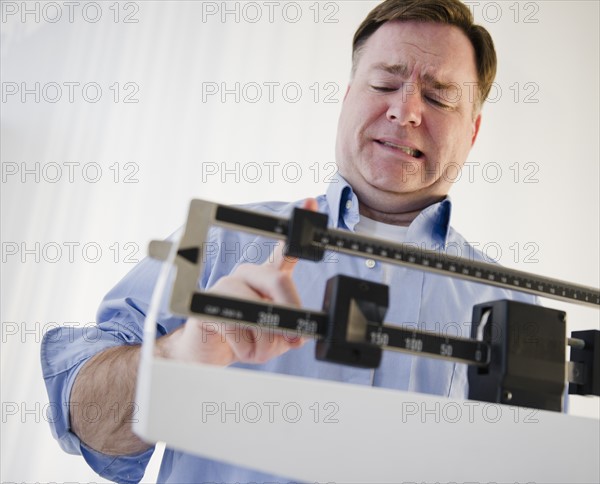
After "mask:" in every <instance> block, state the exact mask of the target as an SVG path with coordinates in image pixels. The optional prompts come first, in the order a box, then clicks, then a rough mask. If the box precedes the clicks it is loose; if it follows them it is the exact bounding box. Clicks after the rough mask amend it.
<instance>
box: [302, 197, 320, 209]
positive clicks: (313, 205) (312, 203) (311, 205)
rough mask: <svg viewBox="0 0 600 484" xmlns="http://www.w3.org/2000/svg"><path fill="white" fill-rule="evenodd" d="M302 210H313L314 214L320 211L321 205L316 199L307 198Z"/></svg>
mask: <svg viewBox="0 0 600 484" xmlns="http://www.w3.org/2000/svg"><path fill="white" fill-rule="evenodd" d="M302 208H303V209H304V210H312V211H313V212H316V211H317V210H318V209H319V204H318V203H317V200H316V199H315V198H307V199H306V200H304V203H303V204H302Z"/></svg>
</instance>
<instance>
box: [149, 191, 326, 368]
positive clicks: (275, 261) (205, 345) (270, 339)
mask: <svg viewBox="0 0 600 484" xmlns="http://www.w3.org/2000/svg"><path fill="white" fill-rule="evenodd" d="M304 208H305V209H308V210H316V209H317V202H316V200H314V199H310V200H307V201H306V202H305V204H304ZM283 248H284V245H283V243H279V244H277V246H276V247H275V250H274V251H273V253H272V254H271V255H270V257H269V259H268V260H267V261H266V262H265V263H264V264H261V265H257V264H242V265H240V266H239V267H237V268H236V270H235V271H233V272H232V273H231V274H230V275H228V276H225V277H222V278H221V279H219V281H218V282H217V283H216V284H215V285H214V286H213V287H212V288H211V289H210V290H209V292H212V293H218V294H223V295H226V296H231V297H238V298H243V299H251V300H256V301H269V302H273V303H275V304H285V305H291V306H300V305H301V303H300V298H299V296H298V292H297V290H296V286H295V285H294V282H293V281H292V272H293V270H294V267H295V265H296V263H297V262H298V260H297V259H295V258H291V257H287V256H284V255H283ZM304 343H305V340H304V339H303V338H301V337H298V336H296V335H290V334H276V333H274V332H273V331H270V330H269V329H264V328H252V327H249V326H244V325H242V324H240V323H216V322H207V321H201V320H199V319H197V318H195V317H191V318H188V320H187V321H186V323H185V324H184V325H183V326H182V327H181V328H179V329H177V330H176V331H175V332H173V333H172V334H170V335H167V336H164V337H163V338H160V339H159V340H158V342H157V348H158V351H159V354H161V355H163V356H166V357H167V358H173V359H177V360H181V361H188V362H197V363H209V364H214V365H222V366H226V365H230V364H232V363H235V362H242V363H256V364H258V363H265V362H266V361H268V360H270V359H272V358H275V357H277V356H279V355H281V354H283V353H285V352H286V351H288V350H290V349H293V348H299V347H301V346H302V345H303V344H304Z"/></svg>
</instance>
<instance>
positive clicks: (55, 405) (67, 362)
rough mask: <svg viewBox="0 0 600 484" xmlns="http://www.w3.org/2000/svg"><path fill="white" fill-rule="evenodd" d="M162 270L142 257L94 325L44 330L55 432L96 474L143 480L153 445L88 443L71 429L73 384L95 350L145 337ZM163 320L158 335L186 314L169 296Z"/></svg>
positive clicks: (117, 479) (43, 355) (50, 418)
mask: <svg viewBox="0 0 600 484" xmlns="http://www.w3.org/2000/svg"><path fill="white" fill-rule="evenodd" d="M159 270H160V263H158V262H156V261H153V260H149V259H146V260H144V261H142V262H140V263H139V264H138V265H137V266H136V267H135V268H134V269H133V270H132V271H131V272H130V273H129V274H128V275H127V276H126V277H125V278H124V279H123V280H121V281H120V282H119V283H118V284H117V285H116V286H115V287H114V288H113V289H112V290H111V291H110V292H109V293H108V294H107V295H106V297H105V298H104V300H103V301H102V303H101V305H100V308H99V310H98V314H97V319H96V321H97V323H96V324H95V325H90V326H84V327H71V326H63V327H59V328H55V329H53V330H51V331H49V332H47V333H46V334H45V336H44V338H43V340H42V345H41V364H42V372H43V376H44V381H45V384H46V389H47V391H48V397H49V402H50V404H49V407H48V408H49V414H48V416H47V417H48V421H49V422H50V427H51V431H52V434H53V436H54V438H55V439H56V440H58V442H59V444H60V446H61V447H62V449H63V450H64V451H66V452H68V453H70V454H79V455H82V456H83V458H84V459H85V461H86V462H87V463H88V465H89V466H90V467H91V468H92V469H93V470H94V471H95V472H96V473H97V474H99V475H100V476H102V477H104V478H106V479H110V480H112V481H115V482H120V483H126V484H129V483H136V482H139V481H140V480H141V478H142V477H143V475H144V471H145V469H146V465H147V464H148V461H149V460H150V457H151V455H152V453H153V451H154V448H150V449H148V450H146V451H144V452H143V453H141V454H138V455H128V456H112V455H105V454H102V453H100V452H97V451H95V450H93V449H91V448H89V447H88V446H86V445H85V444H84V443H83V442H81V440H80V439H79V438H78V437H77V435H75V434H74V433H73V432H72V431H71V426H70V421H69V403H70V396H71V390H72V388H73V383H74V382H75V379H76V378H77V374H78V373H79V370H80V369H81V368H82V367H83V365H84V364H85V363H86V362H87V361H88V360H89V359H90V358H91V357H93V356H94V355H96V354H98V353H100V352H102V351H104V350H106V349H108V348H113V347H115V346H123V345H138V344H141V343H142V336H143V326H144V319H145V315H146V312H147V309H148V305H149V301H150V298H151V295H152V291H153V289H154V283H155V281H156V278H157V276H158V272H159ZM165 298H166V296H165ZM159 321H160V323H159V324H158V328H157V329H158V335H162V334H166V333H168V332H170V331H172V330H173V329H175V328H176V327H178V326H179V325H181V324H182V323H183V320H182V319H181V318H176V317H173V316H171V315H170V314H168V312H167V311H166V300H165V302H164V304H163V305H162V308H161V311H160V318H159Z"/></svg>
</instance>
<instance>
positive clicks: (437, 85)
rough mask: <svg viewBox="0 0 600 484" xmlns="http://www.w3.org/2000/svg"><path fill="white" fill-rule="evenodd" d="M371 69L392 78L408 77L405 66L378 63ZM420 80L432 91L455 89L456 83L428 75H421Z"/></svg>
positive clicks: (408, 72) (407, 70)
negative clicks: (431, 88)
mask: <svg viewBox="0 0 600 484" xmlns="http://www.w3.org/2000/svg"><path fill="white" fill-rule="evenodd" d="M373 69H374V70H378V71H384V72H387V73H388V74H391V75H393V76H399V77H402V78H407V77H409V76H410V69H409V68H408V66H407V65H406V64H385V63H379V64H375V66H373ZM420 78H421V80H422V81H423V82H424V83H425V84H429V85H431V86H432V87H433V88H434V89H439V90H446V89H450V88H452V87H456V83H453V82H442V81H440V80H439V79H436V78H435V77H433V76H432V75H431V74H428V73H425V74H423V75H422V76H420Z"/></svg>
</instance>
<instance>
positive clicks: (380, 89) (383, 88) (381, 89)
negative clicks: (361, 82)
mask: <svg viewBox="0 0 600 484" xmlns="http://www.w3.org/2000/svg"><path fill="white" fill-rule="evenodd" d="M371 89H373V90H374V91H377V92H394V91H397V89H396V88H395V87H387V86H371Z"/></svg>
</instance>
